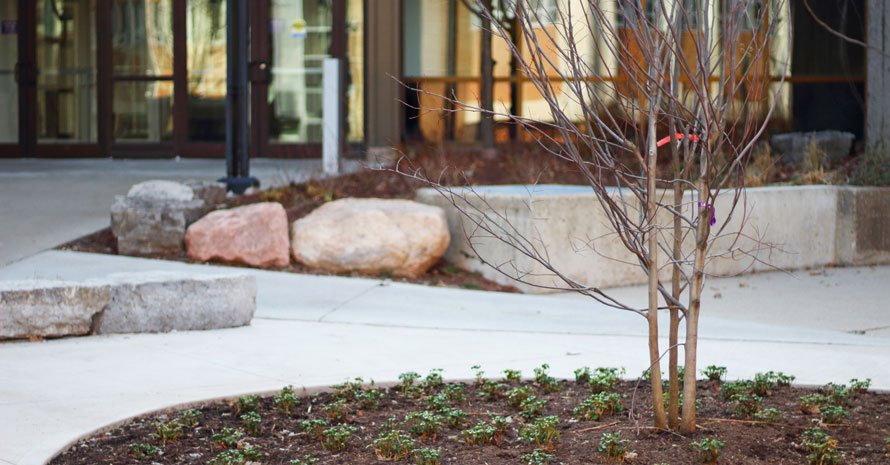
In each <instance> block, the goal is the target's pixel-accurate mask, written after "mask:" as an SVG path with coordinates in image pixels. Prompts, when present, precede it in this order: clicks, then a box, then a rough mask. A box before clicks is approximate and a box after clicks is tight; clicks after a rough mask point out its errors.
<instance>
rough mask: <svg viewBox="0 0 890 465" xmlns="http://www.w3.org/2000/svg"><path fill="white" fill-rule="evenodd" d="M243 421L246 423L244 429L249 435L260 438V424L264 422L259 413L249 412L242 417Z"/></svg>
mask: <svg viewBox="0 0 890 465" xmlns="http://www.w3.org/2000/svg"><path fill="white" fill-rule="evenodd" d="M241 421H242V422H243V423H244V429H245V430H246V431H247V434H249V435H251V436H259V434H260V424H261V423H262V422H263V417H261V416H260V414H259V413H256V412H247V413H245V414H244V415H241Z"/></svg>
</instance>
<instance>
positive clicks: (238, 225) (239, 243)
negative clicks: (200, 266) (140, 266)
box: [185, 202, 290, 266]
mask: <svg viewBox="0 0 890 465" xmlns="http://www.w3.org/2000/svg"><path fill="white" fill-rule="evenodd" d="M185 249H186V253H187V254H188V256H189V257H192V258H194V259H196V260H201V261H206V260H210V259H212V258H218V259H222V260H226V261H230V262H239V263H245V264H247V265H250V266H287V265H288V263H290V259H289V257H288V241H287V214H286V213H285V211H284V207H282V206H281V204H279V203H274V202H264V203H256V204H253V205H245V206H243V207H237V208H232V209H231V210H217V211H214V212H210V213H208V214H207V215H206V216H204V217H203V218H201V219H200V220H198V221H196V222H194V223H193V224H192V225H191V226H189V228H188V230H187V231H186V233H185Z"/></svg>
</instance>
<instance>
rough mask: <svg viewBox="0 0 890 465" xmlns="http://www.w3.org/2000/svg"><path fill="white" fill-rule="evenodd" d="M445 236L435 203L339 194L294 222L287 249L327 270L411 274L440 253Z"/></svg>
mask: <svg viewBox="0 0 890 465" xmlns="http://www.w3.org/2000/svg"><path fill="white" fill-rule="evenodd" d="M450 239H451V238H450V236H449V234H448V223H447V221H446V220H445V212H444V211H443V210H442V209H441V208H439V207H433V206H429V205H424V204H420V203H417V202H412V201H409V200H384V199H342V200H337V201H334V202H328V203H326V204H324V205H322V206H321V207H319V208H318V209H316V210H315V211H313V212H312V213H310V214H309V215H307V216H305V217H303V218H301V219H299V220H297V221H295V222H294V224H293V228H292V233H291V251H292V253H293V256H294V258H295V259H297V260H298V261H300V262H302V263H305V264H306V265H309V266H312V267H316V268H322V269H325V270H328V271H334V272H342V271H352V270H357V271H360V272H363V273H368V274H377V273H381V272H384V271H389V272H391V273H392V274H394V275H396V276H408V277H414V276H417V275H419V274H421V273H423V272H424V271H426V270H427V269H428V268H429V267H430V266H432V265H433V264H435V263H436V261H438V260H439V258H440V257H442V254H444V253H445V250H446V249H447V248H448V242H449V241H450Z"/></svg>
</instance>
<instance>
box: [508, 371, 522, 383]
mask: <svg viewBox="0 0 890 465" xmlns="http://www.w3.org/2000/svg"><path fill="white" fill-rule="evenodd" d="M521 379H522V372H521V371H519V370H504V381H507V382H508V383H518V382H519V380H521Z"/></svg>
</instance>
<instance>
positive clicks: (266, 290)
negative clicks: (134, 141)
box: [0, 251, 890, 465]
mask: <svg viewBox="0 0 890 465" xmlns="http://www.w3.org/2000/svg"><path fill="white" fill-rule="evenodd" d="M164 269H169V270H173V269H175V270H200V272H201V273H229V272H232V269H231V268H226V267H221V266H209V265H190V264H184V263H177V262H162V261H156V260H146V259H137V258H129V257H116V256H103V255H94V254H84V253H77V252H60V251H50V252H45V253H41V254H38V255H35V256H32V257H29V258H26V259H24V260H20V261H18V262H16V263H14V264H11V265H8V266H6V267H4V268H0V279H22V278H41V277H43V278H62V279H74V280H83V279H89V278H91V277H96V276H101V275H104V274H108V273H110V272H121V271H140V270H164ZM236 271H237V272H243V271H245V269H243V268H238V269H237V270H236ZM248 272H250V273H252V274H254V275H255V276H256V277H257V282H258V297H257V314H256V316H255V318H254V321H253V323H252V324H251V325H250V326H249V327H244V328H236V329H227V330H215V331H200V332H180V333H169V334H141V335H108V336H92V337H82V338H67V339H60V340H50V341H44V342H40V343H27V342H12V343H9V342H7V343H2V344H0V373H3V376H2V377H0V438H4V440H3V441H0V462H2V461H6V462H7V463H13V464H16V465H25V464H42V463H44V462H45V461H46V460H47V459H49V458H50V457H51V456H52V455H53V454H54V453H55V452H57V451H58V450H59V449H60V448H62V447H64V446H65V445H66V444H68V443H70V442H71V441H74V440H75V439H77V438H78V437H80V436H81V435H83V434H86V433H88V432H90V431H94V430H96V429H98V428H101V427H103V426H105V425H108V424H110V423H113V422H116V421H120V420H123V419H125V418H128V417H131V416H133V415H138V414H140V413H144V412H147V411H151V410H155V409H158V408H162V407H166V406H170V405H173V404H181V403H188V402H195V401H199V400H203V399H208V398H218V397H223V396H235V395H238V394H243V393H248V392H262V391H272V390H276V389H280V388H281V387H282V386H284V385H287V384H293V385H295V386H303V387H313V386H327V385H331V384H335V383H339V382H342V381H343V380H344V379H345V378H346V377H352V376H363V377H365V378H366V379H367V378H374V379H375V380H376V381H378V382H380V381H394V380H396V378H397V376H398V374H399V373H402V372H404V371H408V370H414V371H418V372H420V373H426V372H427V370H429V369H431V368H443V369H444V370H445V375H446V376H447V377H448V378H468V377H470V376H471V375H472V373H471V370H470V366H472V365H475V364H481V365H482V366H483V368H484V369H485V370H486V371H487V372H488V373H489V374H490V375H492V376H497V375H498V374H499V373H500V372H501V371H502V370H503V369H506V368H513V369H521V370H523V371H524V372H525V373H526V374H527V375H530V374H531V370H532V368H534V367H537V366H540V364H542V363H549V364H550V366H551V367H552V370H551V371H552V373H553V374H554V375H557V376H562V377H571V375H572V370H574V369H575V368H578V367H580V366H584V365H587V366H591V367H596V366H623V367H625V368H626V369H627V372H628V374H629V375H630V376H633V375H635V374H637V373H639V372H641V371H642V370H643V369H645V368H646V367H647V365H648V361H647V355H646V354H647V350H646V335H645V331H646V327H645V322H644V320H643V319H642V318H640V317H639V316H636V315H634V314H631V313H626V312H620V311H616V310H611V309H606V308H603V307H602V306H599V305H597V304H595V303H593V302H591V301H588V300H585V299H580V298H577V297H572V296H529V295H515V294H501V293H489V292H481V291H467V290H459V289H445V288H436V287H424V286H416V285H410V284H403V283H393V282H389V281H378V280H370V279H352V278H339V277H326V276H307V275H295V274H287V273H277V272H269V271H262V270H249V271H248ZM888 282H890V267H866V268H844V269H829V270H826V271H825V274H824V275H817V276H810V274H809V273H808V272H800V273H793V274H783V273H770V274H762V275H753V276H745V277H741V278H733V279H719V280H711V281H708V286H709V287H708V290H709V293H708V295H707V296H706V299H707V300H706V302H705V303H704V304H703V309H704V310H703V312H704V313H703V316H702V320H701V341H700V343H699V364H700V366H706V365H709V364H717V365H724V366H727V367H728V368H729V376H730V377H731V378H741V377H750V376H752V375H753V374H754V373H756V372H758V371H765V370H779V371H784V372H786V373H791V374H794V375H796V376H797V377H798V382H800V383H803V384H822V383H825V382H828V381H834V382H847V381H848V380H849V379H850V378H854V377H856V378H864V377H871V378H872V379H873V385H874V386H875V387H876V388H881V389H890V372H888V370H886V368H885V367H887V366H890V338H888V337H887V336H888V335H887V334H886V333H885V332H881V331H874V332H866V334H868V335H862V334H854V333H852V332H849V331H853V332H857V331H859V330H861V329H867V328H864V327H861V324H860V323H867V325H872V324H874V325H875V326H880V325H888V324H890V322H888V318H890V311H888V310H890V309H888V308H887V306H886V305H882V303H885V302H887V299H888V297H890V288H888V286H886V283H888ZM740 283H741V284H744V286H740V285H739V284H740ZM615 293H616V294H617V295H619V296H621V297H622V298H624V299H628V300H630V301H632V302H633V301H640V299H644V298H645V289H644V288H640V287H635V288H623V289H616V290H615ZM718 293H720V294H721V297H717V298H715V295H716V294H718ZM839 296H840V297H839ZM790 302H793V305H790V304H789V303H790ZM838 302H840V304H839V303H838ZM787 309H790V310H788V311H790V312H791V314H792V316H791V317H785V316H782V314H783V312H785V311H786V310H787ZM800 312H805V313H806V315H805V316H808V317H809V318H803V317H802V316H803V315H802V314H801V313H800ZM869 327H871V326H869ZM837 329H841V330H837Z"/></svg>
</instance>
